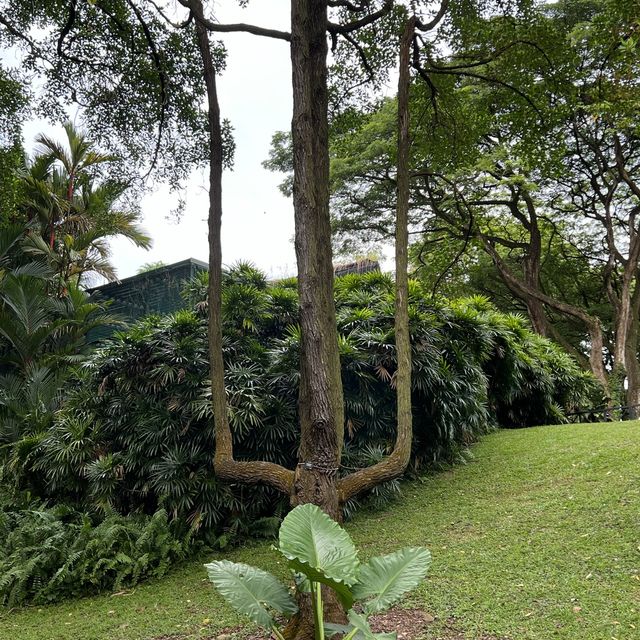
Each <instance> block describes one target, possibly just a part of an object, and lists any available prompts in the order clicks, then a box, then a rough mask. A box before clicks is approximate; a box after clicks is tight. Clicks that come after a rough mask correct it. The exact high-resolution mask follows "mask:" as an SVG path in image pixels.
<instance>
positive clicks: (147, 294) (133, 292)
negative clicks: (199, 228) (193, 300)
mask: <svg viewBox="0 0 640 640" xmlns="http://www.w3.org/2000/svg"><path fill="white" fill-rule="evenodd" d="M207 270H208V267H207V264H206V263H205V262H201V261H200V260H196V259H194V258H188V259H187V260H182V261H180V262H176V263H174V264H169V265H167V266H164V267H160V268H158V269H152V270H151V271H146V272H144V273H139V274H136V275H135V276H131V277H129V278H123V279H122V280H119V281H117V282H109V283H107V284H103V285H101V286H99V287H94V288H93V289H90V290H89V292H90V293H91V294H94V296H95V297H97V298H98V299H107V300H112V304H111V306H110V308H109V311H110V312H111V313H114V314H118V315H119V316H121V317H122V319H123V320H125V321H126V322H134V321H135V320H139V319H140V318H143V317H144V316H148V315H152V314H159V315H164V314H168V313H172V312H174V311H178V310H179V309H184V308H185V307H188V306H189V300H187V299H186V298H185V297H184V296H183V294H182V291H183V289H184V286H185V284H186V283H187V282H189V280H191V279H192V278H193V277H194V276H196V275H197V274H198V273H200V272H202V271H207ZM115 330H116V329H115V328H114V327H106V326H105V327H101V328H99V329H96V330H95V331H94V332H92V334H91V338H93V340H100V339H103V338H107V337H109V336H110V335H111V334H112V333H113V332H114V331H115Z"/></svg>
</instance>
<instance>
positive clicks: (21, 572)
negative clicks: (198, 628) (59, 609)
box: [0, 507, 189, 606]
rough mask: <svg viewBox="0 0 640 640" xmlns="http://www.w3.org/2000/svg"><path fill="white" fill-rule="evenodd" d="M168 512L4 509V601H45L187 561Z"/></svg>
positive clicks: (127, 582)
mask: <svg viewBox="0 0 640 640" xmlns="http://www.w3.org/2000/svg"><path fill="white" fill-rule="evenodd" d="M188 546H189V542H188V541H187V542H184V541H181V540H180V539H178V538H177V537H176V536H175V535H174V533H173V532H172V529H171V527H170V525H169V522H168V518H167V514H166V512H165V511H158V512H156V513H155V514H154V515H153V516H150V517H146V516H145V517H141V516H136V517H133V516H129V517H126V518H125V517H122V516H117V515H111V516H108V517H107V518H105V519H104V520H102V522H99V523H98V524H95V523H94V521H93V520H92V518H91V517H90V516H89V515H87V514H85V513H79V512H75V511H73V510H70V509H67V508H66V507H57V508H55V509H43V508H39V509H33V510H24V511H0V601H1V602H2V603H3V604H5V605H8V606H14V605H18V604H22V603H25V602H28V601H31V602H34V603H45V602H51V601H54V600H58V599H60V598H63V597H69V596H80V595H83V596H84V595H87V594H90V593H93V592H97V591H100V590H104V589H112V590H119V589H122V588H123V587H130V586H133V585H135V584H137V583H138V582H139V581H140V580H142V579H143V578H146V577H150V576H161V575H163V574H164V573H165V571H166V570H167V568H168V567H169V566H170V565H171V564H173V563H174V562H175V561H176V560H178V559H180V558H183V557H184V556H185V553H186V551H187V548H188Z"/></svg>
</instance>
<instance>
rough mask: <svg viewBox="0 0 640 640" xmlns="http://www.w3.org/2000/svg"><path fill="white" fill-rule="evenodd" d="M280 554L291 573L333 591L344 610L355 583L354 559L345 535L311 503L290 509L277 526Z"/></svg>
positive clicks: (349, 601)
mask: <svg viewBox="0 0 640 640" xmlns="http://www.w3.org/2000/svg"><path fill="white" fill-rule="evenodd" d="M280 551H281V552H282V553H283V555H284V556H285V557H286V558H288V559H289V561H290V566H291V568H292V569H293V570H294V571H297V572H299V573H303V574H304V575H306V576H307V578H309V580H313V581H315V582H321V583H323V584H326V585H328V586H329V587H331V588H332V589H334V590H335V591H336V593H337V594H338V596H339V597H340V599H341V600H342V602H343V604H344V605H345V607H346V608H349V607H350V606H351V604H352V603H353V598H352V596H351V591H350V589H349V586H350V585H352V584H353V583H354V582H355V581H356V573H357V569H358V556H357V554H356V548H355V546H354V544H353V541H352V540H351V538H350V537H349V534H348V533H347V532H346V531H345V530H344V529H343V528H342V527H341V526H340V525H339V524H338V523H337V522H336V521H335V520H332V519H331V518H330V517H329V516H328V515H327V514H326V513H324V511H322V510H321V509H320V508H319V507H317V506H316V505H314V504H303V505H300V506H299V507H296V508H295V509H293V510H292V511H291V512H290V513H289V515H287V517H286V518H285V519H284V521H283V522H282V525H281V527H280Z"/></svg>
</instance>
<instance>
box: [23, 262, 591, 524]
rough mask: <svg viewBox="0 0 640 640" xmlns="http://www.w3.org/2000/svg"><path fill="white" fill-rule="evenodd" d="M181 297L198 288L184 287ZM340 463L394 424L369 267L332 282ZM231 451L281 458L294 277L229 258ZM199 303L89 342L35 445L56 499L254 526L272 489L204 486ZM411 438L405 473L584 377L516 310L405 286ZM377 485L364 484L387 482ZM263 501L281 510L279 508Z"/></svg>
mask: <svg viewBox="0 0 640 640" xmlns="http://www.w3.org/2000/svg"><path fill="white" fill-rule="evenodd" d="M191 289H192V290H191V294H193V293H194V292H195V293H198V292H200V293H201V294H202V293H203V292H204V290H205V289H204V283H203V282H202V281H199V282H194V283H192V286H191ZM336 304H337V315H338V324H339V329H340V350H341V358H342V372H343V383H344V390H345V407H346V429H345V432H346V449H345V456H344V460H343V465H344V467H345V469H344V471H345V472H347V471H348V470H349V469H350V468H354V467H361V466H364V465H368V464H371V463H373V462H375V461H376V460H377V459H379V458H380V457H381V456H382V455H384V454H385V453H386V452H387V451H388V450H389V447H390V446H391V444H392V442H393V439H394V430H395V393H394V389H393V384H394V373H395V347H394V335H393V285H392V282H391V280H390V279H389V277H387V276H385V275H382V274H379V273H373V274H367V275H359V276H357V275H352V276H345V277H343V278H340V279H338V280H337V281H336ZM223 307H224V335H225V345H224V348H225V358H226V366H227V388H228V398H229V408H230V421H231V425H232V428H233V432H234V437H235V445H236V455H237V456H238V457H239V458H245V459H254V458H258V459H267V460H273V461H277V462H280V463H282V464H285V465H292V464H294V461H295V453H296V445H297V417H296V401H297V386H298V347H299V329H298V327H297V325H296V324H295V321H296V313H297V295H296V291H295V282H294V281H288V282H283V283H280V284H279V285H277V286H269V285H268V284H267V282H266V280H265V278H264V276H263V275H262V274H260V273H259V272H256V271H255V270H253V269H251V268H249V267H247V266H246V265H240V266H238V267H236V268H234V269H232V270H231V271H230V272H229V273H227V276H226V281H225V289H224V295H223ZM205 315H206V302H201V303H200V304H199V305H197V307H196V309H195V310H194V311H183V312H179V313H177V314H175V315H173V316H170V317H165V318H150V319H147V320H145V321H144V322H142V323H140V324H138V325H137V326H135V327H134V328H133V329H132V330H130V331H129V332H128V333H123V334H119V335H118V336H116V337H115V338H114V339H113V340H112V341H111V342H110V343H109V344H107V345H105V346H104V347H103V348H101V349H100V350H98V351H97V352H96V353H95V355H94V356H93V358H92V359H91V361H90V363H89V366H88V367H86V370H85V376H84V378H83V379H82V380H80V381H79V382H78V385H77V387H76V389H74V390H73V391H72V392H71V394H70V396H69V397H68V399H67V402H66V408H65V409H64V411H63V412H62V413H61V414H60V415H59V417H58V419H57V421H56V424H55V426H54V428H53V429H52V430H51V431H50V432H49V434H48V435H47V437H45V439H44V440H43V442H42V443H41V445H40V449H39V455H38V456H36V459H37V460H38V462H37V463H36V464H35V467H34V469H33V472H34V473H35V474H38V475H40V476H41V477H43V478H45V479H46V482H47V486H48V489H47V491H48V493H49V495H50V496H55V497H56V499H58V500H66V501H71V502H77V503H81V504H83V505H91V506H92V507H93V508H95V509H98V510H102V511H104V512H110V511H111V510H114V509H115V510H116V511H118V512H121V513H130V512H145V513H153V512H154V511H155V510H156V509H158V508H160V507H161V508H163V509H166V511H167V512H168V513H169V515H170V517H172V518H175V519H178V520H181V521H183V522H188V523H189V524H190V525H193V526H194V527H196V528H200V529H201V530H202V531H215V532H216V535H218V534H219V533H220V531H222V530H224V531H226V532H227V533H235V532H238V531H248V530H249V527H250V525H249V524H248V523H250V522H256V521H257V522H258V524H257V525H253V526H257V527H258V528H267V529H268V528H270V527H271V526H272V524H273V522H272V521H271V520H270V519H269V518H267V519H265V520H260V519H259V518H260V517H261V516H273V513H274V508H275V507H274V504H276V498H277V496H275V495H274V493H273V492H272V491H271V490H270V489H268V488H264V487H251V488H245V487H241V486H230V485H227V484H224V483H220V482H218V481H217V479H216V477H215V475H214V473H213V468H212V458H213V451H214V447H215V443H214V434H213V427H212V416H211V408H210V402H209V386H208V381H207V377H208V370H207V345H206V322H205ZM410 315H411V319H410V325H411V335H412V350H413V407H414V426H415V439H414V447H413V458H412V468H413V469H419V468H421V467H423V466H424V465H425V464H428V463H432V462H439V461H448V460H452V459H455V458H456V456H458V455H459V452H460V451H461V450H463V449H464V448H465V447H466V446H467V445H468V444H470V443H471V442H473V441H474V440H476V439H477V438H478V437H479V436H480V435H481V434H483V433H485V432H486V431H487V430H488V429H490V428H491V427H492V426H494V425H501V426H527V425H531V424H541V423H550V422H559V421H561V420H562V418H563V411H564V410H565V408H567V407H571V406H572V405H573V404H579V403H580V402H581V401H582V400H583V397H584V396H585V394H586V393H588V392H589V391H590V388H591V381H590V378H589V376H587V375H586V374H584V373H582V372H581V371H580V370H579V369H578V367H577V365H576V364H575V363H574V362H573V361H572V360H571V359H570V358H569V357H568V356H566V355H565V354H564V353H563V352H562V351H560V350H559V349H558V348H557V347H555V346H554V345H553V344H551V343H550V342H548V341H546V340H544V339H543V338H540V337H538V336H535V335H534V334H533V333H532V332H531V331H530V330H529V329H527V328H526V324H525V322H524V320H523V319H521V318H519V317H516V316H512V315H505V314H501V313H499V312H497V311H496V310H495V309H493V308H492V307H491V305H490V304H489V303H488V302H487V301H486V300H484V299H481V298H478V299H469V300H460V301H456V302H453V303H445V302H442V301H439V302H438V301H433V300H432V299H430V298H429V297H428V296H427V295H426V293H425V291H424V290H423V289H422V288H421V285H420V284H419V283H417V282H412V283H411V287H410ZM394 490H395V485H394V484H393V483H391V484H389V485H386V486H385V487H384V488H382V489H380V490H378V492H377V493H378V494H380V493H381V492H382V494H384V493H385V492H389V491H391V492H393V491H394ZM279 508H284V505H280V507H279Z"/></svg>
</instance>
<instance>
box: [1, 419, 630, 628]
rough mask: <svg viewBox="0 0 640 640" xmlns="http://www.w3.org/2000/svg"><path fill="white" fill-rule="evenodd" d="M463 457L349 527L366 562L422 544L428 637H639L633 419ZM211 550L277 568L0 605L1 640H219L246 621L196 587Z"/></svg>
mask: <svg viewBox="0 0 640 640" xmlns="http://www.w3.org/2000/svg"><path fill="white" fill-rule="evenodd" d="M473 455H474V460H473V461H472V462H469V463H468V464H466V465H462V466H458V467H456V468H454V469H453V470H452V471H448V472H443V473H441V474H438V475H436V476H430V477H427V478H424V479H423V480H422V481H420V482H412V483H407V484H406V485H405V486H404V497H403V498H402V499H401V500H399V501H397V502H396V503H394V504H393V505H390V506H389V507H388V508H387V509H385V510H384V511H379V512H375V513H361V514H360V515H359V516H358V517H357V518H356V519H355V520H354V521H352V522H350V523H349V524H348V529H349V531H350V532H351V534H352V535H353V537H354V539H355V541H356V544H357V545H359V547H360V548H361V549H362V555H363V556H370V555H375V554H378V553H386V552H389V551H392V550H394V549H396V548H397V547H399V546H405V545H425V546H427V547H429V548H430V549H431V552H432V554H433V565H432V569H431V572H430V576H429V578H428V580H427V581H425V583H424V584H423V586H421V587H420V588H419V590H418V591H417V592H415V593H414V594H412V595H411V596H410V597H409V598H407V600H406V601H405V603H404V605H403V606H407V607H420V608H422V609H424V610H425V611H426V612H428V613H429V614H431V615H432V616H434V617H435V621H434V622H433V623H432V624H431V625H429V627H428V631H427V635H426V636H425V637H426V638H439V637H441V636H443V635H446V634H447V633H450V631H445V628H447V629H449V630H450V629H452V628H455V629H456V630H457V631H458V632H459V633H460V634H461V636H460V637H465V636H466V637H468V638H484V637H489V636H490V637H496V638H510V639H512V640H527V639H535V640H549V639H552V638H567V639H571V640H609V639H611V640H613V639H617V640H638V639H640V424H639V423H637V422H633V423H630V422H627V423H615V424H598V425H567V426H554V427H539V428H535V429H526V430H519V431H502V432H497V433H494V434H492V435H490V436H488V437H487V438H485V439H484V440H483V441H482V442H481V443H480V444H478V445H477V446H475V447H474V448H473ZM214 556H215V557H222V556H225V557H229V558H230V559H232V560H236V561H243V562H250V563H252V564H256V565H259V566H261V567H264V568H267V569H270V570H272V571H274V572H277V573H280V574H281V575H285V573H286V572H285V567H284V565H282V564H278V562H277V554H276V553H275V552H274V551H272V550H271V549H270V545H269V544H268V543H260V544H258V543H256V544H251V545H249V546H245V547H243V548H238V549H233V550H230V551H227V552H225V553H218V554H207V555H206V556H205V557H203V558H200V559H198V560H197V561H193V562H190V563H188V564H185V565H184V566H182V567H179V568H177V569H176V570H174V571H172V572H171V573H170V575H168V576H166V577H165V578H163V579H161V580H157V581H154V582H149V583H146V584H145V585H143V586H139V587H137V588H136V589H134V590H132V591H130V592H124V593H120V594H113V595H104V596H100V597H93V598H86V599H83V600H77V601H69V602H65V603H63V604H59V605H52V606H47V607H40V608H26V609H20V610H13V611H8V610H2V611H1V613H0V638H2V640H5V639H6V640H14V639H15V640H67V639H68V640H151V639H152V638H158V637H161V636H172V635H176V636H177V637H179V638H194V639H195V638H206V637H215V636H216V634H218V633H220V631H221V630H222V629H227V628H229V627H236V626H237V625H239V624H241V623H242V620H241V619H240V618H239V617H238V616H236V615H235V614H234V613H233V612H232V611H230V610H229V608H228V607H227V606H226V605H225V604H224V603H223V602H222V601H221V600H220V598H218V597H217V595H216V594H215V593H214V592H213V590H212V588H211V587H210V586H209V584H208V582H207V581H206V579H205V573H204V570H203V569H202V566H201V565H202V562H203V561H205V560H208V559H211V558H213V557H214ZM247 629H248V627H247Z"/></svg>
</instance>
